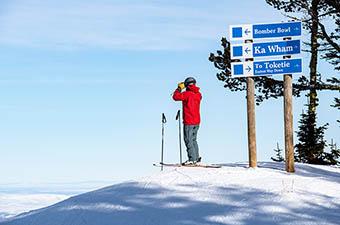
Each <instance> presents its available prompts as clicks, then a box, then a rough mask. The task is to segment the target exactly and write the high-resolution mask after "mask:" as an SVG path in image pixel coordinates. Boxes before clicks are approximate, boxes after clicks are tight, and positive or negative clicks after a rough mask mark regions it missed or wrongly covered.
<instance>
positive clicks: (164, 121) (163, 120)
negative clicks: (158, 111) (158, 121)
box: [162, 113, 166, 123]
mask: <svg viewBox="0 0 340 225" xmlns="http://www.w3.org/2000/svg"><path fill="white" fill-rule="evenodd" d="M162 123H166V117H165V115H164V113H162Z"/></svg>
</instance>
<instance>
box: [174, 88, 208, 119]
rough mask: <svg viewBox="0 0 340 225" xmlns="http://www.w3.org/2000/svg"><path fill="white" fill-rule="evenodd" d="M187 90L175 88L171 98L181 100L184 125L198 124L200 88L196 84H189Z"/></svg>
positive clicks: (199, 117)
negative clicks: (181, 90)
mask: <svg viewBox="0 0 340 225" xmlns="http://www.w3.org/2000/svg"><path fill="white" fill-rule="evenodd" d="M186 89H187V90H186V91H184V92H180V91H179V90H178V89H176V90H175V92H174V94H173V96H172V98H173V99H174V100H175V101H182V102H183V123H184V124H185V125H199V124H200V122H201V116H200V104H201V99H202V95H201V93H200V92H199V90H200V88H199V87H196V85H189V86H188V87H187V88H186Z"/></svg>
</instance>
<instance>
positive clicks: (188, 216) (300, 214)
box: [0, 162, 340, 225]
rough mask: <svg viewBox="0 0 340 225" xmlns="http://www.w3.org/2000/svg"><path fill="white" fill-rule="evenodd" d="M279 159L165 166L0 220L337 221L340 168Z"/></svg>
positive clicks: (163, 223) (73, 224) (171, 224)
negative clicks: (290, 165) (288, 165)
mask: <svg viewBox="0 0 340 225" xmlns="http://www.w3.org/2000/svg"><path fill="white" fill-rule="evenodd" d="M283 168H284V164H282V163H271V162H270V163H259V167H258V168H256V169H252V168H247V167H246V164H242V163H239V164H225V165H223V167H222V168H220V169H215V168H190V167H189V168H186V167H180V168H165V171H163V172H158V173H156V174H154V175H152V176H148V177H144V178H141V179H139V180H136V181H131V182H125V183H121V184H118V185H113V186H110V187H106V188H102V189H99V190H96V191H93V192H88V193H85V194H82V195H78V196H74V197H71V198H69V199H67V200H65V201H62V202H60V203H57V204H55V205H52V206H50V207H46V208H43V209H39V210H35V211H31V212H28V213H24V214H21V215H18V216H16V217H14V218H12V219H9V220H7V221H5V222H2V223H1V222H0V225H113V224H117V225H123V224H124V225H177V224H178V225H207V224H208V225H210V224H211V225H222V224H240V225H241V224H255V225H257V224H258V225H263V224H287V225H288V224H289V225H290V224H299V225H300V224H310V225H313V224H315V225H322V224H328V225H333V224H334V225H335V224H340V168H336V167H329V166H316V165H304V164H296V173H294V174H288V173H286V172H285V171H284V169H283Z"/></svg>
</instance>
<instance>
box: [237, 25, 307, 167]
mask: <svg viewBox="0 0 340 225" xmlns="http://www.w3.org/2000/svg"><path fill="white" fill-rule="evenodd" d="M301 31H302V27H301V22H288V23H268V24H244V25H233V26H230V40H231V41H244V43H243V44H232V45H231V59H238V60H240V59H241V60H242V59H243V60H244V61H243V62H233V63H232V64H231V75H232V77H233V78H238V77H247V117H248V119H247V121H248V151H249V167H256V166H257V159H256V129H255V99H254V98H255V87H254V79H253V77H256V76H272V75H283V77H284V90H283V91H284V136H285V160H286V171H287V172H291V173H293V172H295V169H294V141H293V132H294V131H293V107H292V106H293V104H292V93H293V90H292V74H301V73H302V59H301V58H291V56H292V55H299V54H300V53H301V41H300V39H297V40H292V37H298V38H300V37H301ZM266 38H270V39H277V38H283V41H282V40H280V41H271V42H256V43H254V40H260V41H263V39H266ZM278 56H283V59H282V58H281V59H278V58H277V57H278ZM260 57H266V58H268V57H270V58H269V59H266V60H261V61H258V60H254V59H257V58H260ZM273 57H276V58H273Z"/></svg>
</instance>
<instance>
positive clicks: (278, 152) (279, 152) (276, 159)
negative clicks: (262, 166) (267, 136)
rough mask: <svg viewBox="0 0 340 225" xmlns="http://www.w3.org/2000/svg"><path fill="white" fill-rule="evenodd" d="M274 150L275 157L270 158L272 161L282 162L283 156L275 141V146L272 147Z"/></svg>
mask: <svg viewBox="0 0 340 225" xmlns="http://www.w3.org/2000/svg"><path fill="white" fill-rule="evenodd" d="M274 152H275V153H276V155H275V158H274V157H271V159H272V160H273V161H274V162H283V161H285V160H284V158H283V156H282V149H281V148H280V146H279V143H276V148H275V149H274Z"/></svg>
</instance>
